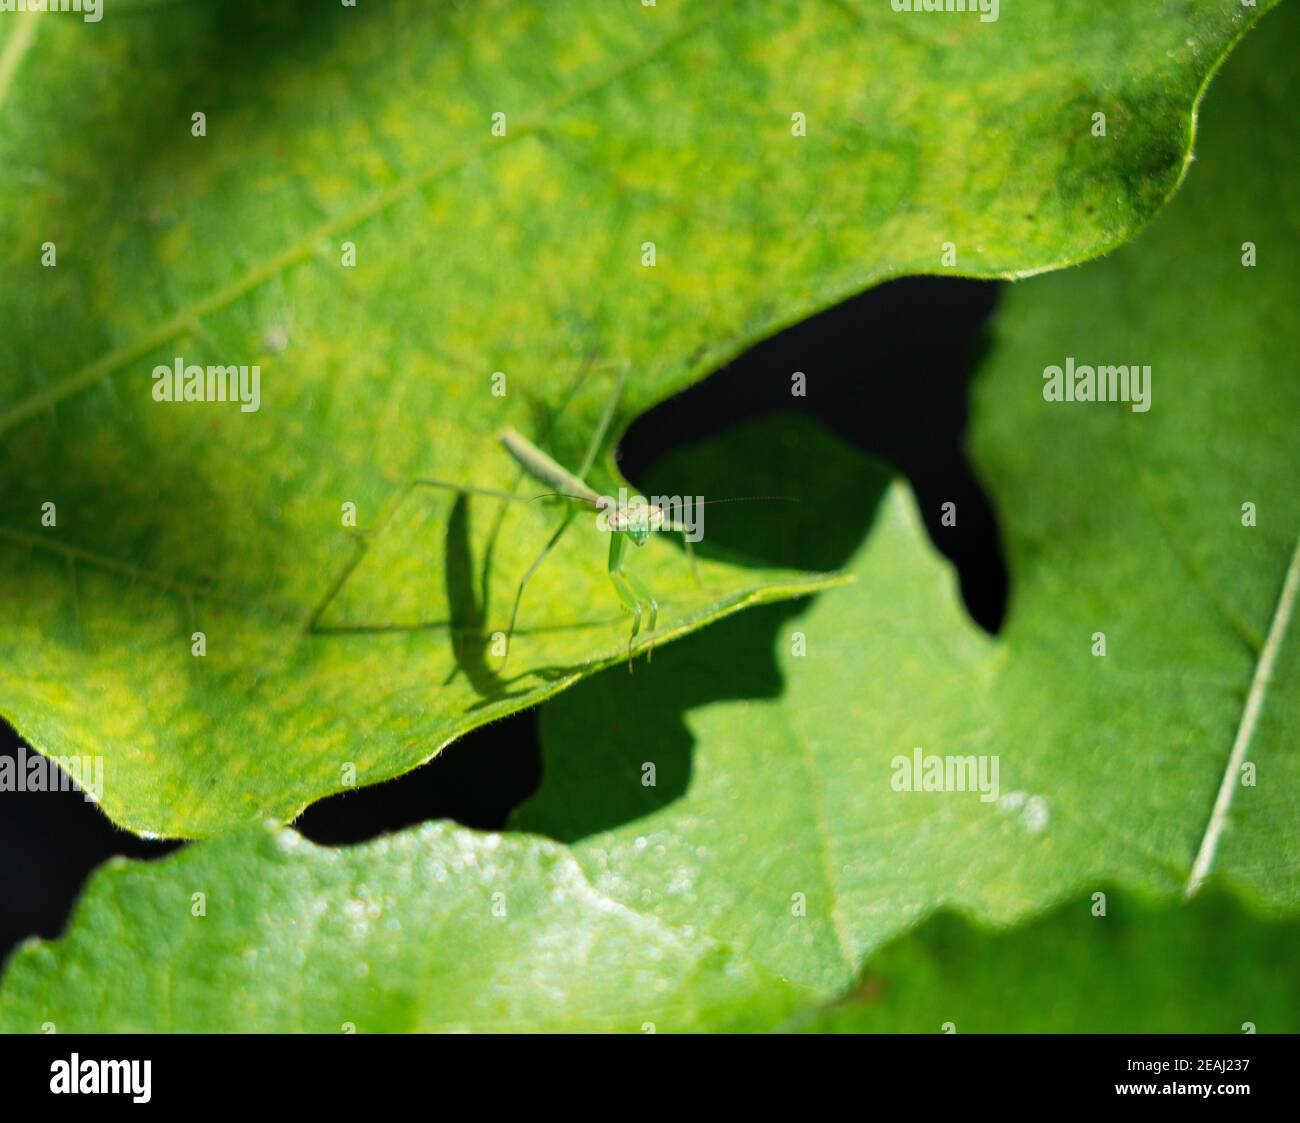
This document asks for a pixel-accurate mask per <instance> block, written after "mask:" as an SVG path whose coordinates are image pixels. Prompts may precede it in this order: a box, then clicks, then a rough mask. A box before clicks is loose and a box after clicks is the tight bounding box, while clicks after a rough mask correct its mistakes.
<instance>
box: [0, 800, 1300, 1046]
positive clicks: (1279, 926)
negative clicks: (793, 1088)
mask: <svg viewBox="0 0 1300 1123" xmlns="http://www.w3.org/2000/svg"><path fill="white" fill-rule="evenodd" d="M1104 910H1105V915H1104V916H1098V915H1097V912H1098V911H1099V906H1098V903H1097V901H1096V899H1095V898H1087V899H1083V900H1078V901H1071V902H1069V904H1068V905H1066V906H1063V907H1062V908H1061V909H1060V910H1059V911H1058V912H1056V913H1055V914H1053V915H1051V916H1048V917H1046V918H1043V919H1041V920H1039V921H1037V922H1035V923H1033V924H1031V925H1028V926H1027V927H1025V928H1024V929H1021V930H1013V931H1010V932H1006V933H998V934H994V933H990V932H988V931H987V930H981V929H978V928H976V927H973V926H972V925H971V924H970V922H969V921H968V920H965V919H963V918H960V917H955V916H950V915H940V916H937V917H933V918H931V919H930V920H929V921H928V922H927V923H926V924H924V925H923V926H922V927H921V928H920V929H919V930H918V931H915V932H912V933H909V934H907V935H906V936H904V937H902V938H900V939H899V940H898V941H896V942H895V943H893V944H891V945H890V946H888V947H885V948H883V949H881V950H880V951H879V952H878V953H877V954H876V955H875V956H873V957H872V958H871V960H870V961H869V962H868V965H867V967H866V969H865V970H864V972H863V974H862V977H861V978H860V979H859V980H858V982H857V983H856V985H855V986H854V987H853V988H852V989H851V990H850V991H849V992H848V993H846V994H845V995H843V996H841V997H840V998H839V999H837V1000H836V1001H835V1002H833V1003H829V1004H827V1003H819V1002H818V1001H817V995H816V994H815V993H814V992H813V991H811V990H809V989H808V988H805V987H800V986H798V985H794V984H791V983H789V982H787V981H784V980H780V979H777V978H775V977H773V976H771V975H770V974H768V973H767V972H765V971H763V970H762V969H761V968H759V967H756V966H755V965H754V964H753V963H752V962H749V961H747V960H746V959H745V957H744V956H741V955H737V954H736V953H735V952H734V951H733V950H731V949H728V948H726V947H724V946H721V945H719V944H718V943H717V942H716V941H714V940H712V939H710V938H709V937H708V936H706V935H704V934H702V933H701V932H700V931H699V930H698V929H691V928H679V927H674V926H672V925H669V924H665V923H664V922H663V921H661V920H658V919H656V918H654V917H651V916H647V915H644V914H642V913H638V912H636V911H635V910H633V909H629V908H626V907H625V906H623V905H621V904H619V903H617V902H615V901H613V900H611V899H610V898H609V897H607V896H604V895H603V894H601V893H599V892H598V891H596V890H595V889H593V888H592V886H591V885H590V884H589V882H588V881H587V880H586V878H585V877H584V876H583V874H582V871H581V869H580V867H579V866H578V864H577V863H576V862H575V861H574V860H573V858H572V856H571V855H570V854H568V853H567V852H566V850H565V849H564V848H563V847H560V846H557V845H555V844H554V843H547V842H544V841H542V840H538V839H532V838H525V837H513V838H511V837H505V838H503V837H501V836H499V835H485V834H477V833H474V832H471V831H466V830H462V829H460V828H456V827H450V826H447V825H441V824H431V825H426V826H424V827H420V828H417V829H414V830H410V831H406V832H404V833H402V834H400V835H393V836H390V837H388V838H383V839H380V840H378V841H376V842H372V843H368V844H366V845H364V846H357V847H351V848H347V849H344V850H328V849H323V848H320V847H316V846H313V845H312V844H311V843H309V842H307V841H306V840H304V839H303V838H302V837H301V836H300V835H298V834H296V833H295V832H293V831H292V830H289V829H257V828H253V829H249V830H246V831H242V832H236V833H235V834H232V835H229V836H227V837H225V838H221V839H215V840H211V841H205V842H200V843H195V844H194V845H192V846H189V847H187V848H186V849H185V850H183V851H182V852H181V853H179V854H177V855H174V856H172V857H170V858H167V859H165V860H163V861H160V862H155V863H143V862H117V863H114V864H112V865H110V866H109V867H107V868H105V869H103V870H101V871H99V872H98V873H96V874H95V875H94V877H93V878H92V879H91V881H90V882H89V884H88V885H87V888H86V892H85V895H84V898H83V900H82V901H81V902H80V904H79V905H78V907H77V912H76V914H75V916H74V919H73V923H72V925H71V929H70V931H69V933H68V935H67V936H66V937H65V938H64V939H62V940H59V941H57V942H52V943H47V942H42V941H32V942H30V943H28V944H25V945H24V946H23V947H22V948H20V949H19V951H18V952H17V953H16V954H15V955H14V957H13V958H12V959H11V961H10V963H9V965H8V967H7V970H6V973H5V977H4V981H3V986H0V1032H5V1033H37V1032H51V1029H52V1030H53V1031H55V1032H59V1033H86V1032H94V1033H106V1032H114V1033H116V1032H205V1033H220V1032H308V1033H339V1032H358V1033H399V1032H424V1031H457V1030H475V1031H480V1032H484V1031H489V1032H490V1031H515V1032H517V1031H524V1030H530V1031H568V1030H583V1031H593V1030H599V1031H614V1032H634V1033H645V1032H652V1031H653V1032H690V1031H700V1030H705V1031H761V1030H766V1029H786V1030H796V1031H801V1032H811V1031H818V1032H824V1031H837V1032H863V1031H867V1032H873V1031H885V1032H917V1033H927V1032H929V1033H937V1032H940V1031H941V1030H942V1029H943V1028H944V1027H945V1023H952V1026H953V1027H954V1028H955V1030H956V1032H959V1033H961V1032H1065V1031H1075V1032H1080V1031H1111V1032H1113V1031H1117V1030H1128V1031H1132V1032H1157V1031H1161V1032H1194V1031H1200V1032H1218V1033H1228V1032H1240V1031H1241V1030H1242V1028H1243V1026H1244V1025H1245V1023H1251V1024H1252V1025H1253V1026H1254V1027H1255V1028H1256V1029H1257V1030H1258V1031H1259V1032H1261V1033H1266V1032H1285V1031H1292V1032H1294V1031H1295V1029H1296V1028H1297V1015H1296V1011H1297V1010H1300V1003H1298V1002H1297V997H1298V994H1300V964H1297V960H1296V958H1295V955H1294V947H1295V941H1296V937H1297V934H1300V933H1298V928H1300V925H1298V923H1297V921H1296V920H1294V919H1292V920H1290V921H1289V922H1286V923H1276V924H1274V923H1268V922H1265V921H1262V920H1260V919H1257V918H1252V917H1250V916H1248V915H1247V914H1246V913H1245V912H1244V911H1243V910H1242V908H1241V907H1240V905H1238V904H1237V903H1236V902H1233V901H1231V900H1229V899H1227V898H1226V897H1224V896H1223V895H1222V894H1217V893H1216V894H1207V895H1206V896H1204V897H1203V898H1201V899H1200V900H1198V901H1196V902H1194V903H1193V904H1192V906H1191V907H1190V908H1177V909H1171V908H1169V907H1166V908H1164V909H1157V908H1154V907H1152V906H1151V905H1150V904H1148V903H1145V902H1141V901H1138V900H1134V899H1132V898H1131V897H1125V896H1120V895H1117V894H1115V893H1107V894H1106V895H1105V901H1104Z"/></svg>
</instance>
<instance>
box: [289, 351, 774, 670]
mask: <svg viewBox="0 0 1300 1123" xmlns="http://www.w3.org/2000/svg"><path fill="white" fill-rule="evenodd" d="M627 370H628V368H627V366H626V365H624V366H622V367H621V369H620V371H619V374H618V376H617V378H616V380H615V385H614V388H613V391H612V393H611V394H610V397H609V399H608V401H607V402H606V404H605V407H604V410H603V412H602V414H601V417H600V421H599V423H598V424H597V426H596V429H595V432H594V433H593V434H592V436H591V440H590V442H589V443H588V445H587V449H586V452H585V454H584V456H583V458H582V463H581V465H580V467H579V468H578V470H577V472H570V471H569V470H568V469H567V468H565V467H564V466H563V465H562V464H560V463H559V462H558V461H557V460H555V459H554V458H553V457H551V456H550V455H548V454H547V453H546V452H544V451H542V449H540V448H539V447H538V446H537V445H535V444H534V443H533V442H532V441H530V440H528V438H526V437H524V436H523V435H522V434H520V433H519V432H517V431H516V430H514V429H511V428H507V429H504V430H502V431H501V433H500V434H499V438H498V439H499V440H500V442H501V445H502V447H503V448H504V449H505V451H506V452H507V453H508V454H509V455H510V457H511V458H512V459H513V460H514V461H515V463H516V464H517V465H518V467H519V468H520V469H521V470H522V472H523V473H524V474H526V475H527V476H530V477H531V478H532V479H534V480H536V481H537V482H538V483H540V484H542V485H543V486H544V487H546V488H548V489H549V490H548V491H546V492H543V493H541V494H540V495H533V496H524V495H518V494H515V493H514V492H509V491H502V490H498V489H495V488H485V487H478V486H475V485H472V484H464V483H459V482H457V481H452V480H440V479H429V478H420V479H415V480H412V481H411V482H410V483H409V484H408V485H407V489H406V491H407V493H409V492H410V491H412V490H415V489H417V488H437V489H442V490H446V491H454V492H457V493H460V494H465V495H484V496H489V497H492V498H495V499H501V500H505V501H508V502H512V503H525V504H527V503H535V502H537V501H538V500H541V499H548V498H560V499H563V500H565V501H566V502H567V503H568V505H569V506H568V510H567V511H566V513H565V515H564V517H563V518H562V519H561V521H560V523H559V525H558V526H557V527H556V529H555V530H554V532H553V533H552V534H551V536H550V537H549V538H548V539H547V541H546V543H545V545H544V546H543V547H542V549H541V551H540V552H539V553H538V555H537V556H536V558H534V559H533V562H532V564H531V565H529V567H528V569H527V570H526V571H525V572H524V575H523V577H522V578H520V581H519V584H518V586H517V587H516V590H515V596H514V604H513V606H512V608H511V611H510V624H509V627H508V628H507V630H506V633H505V641H506V647H505V652H504V654H503V659H502V666H504V665H505V661H506V660H508V659H509V651H510V641H511V640H512V638H513V637H514V634H515V625H516V624H517V622H518V619H519V607H520V604H521V603H522V602H523V598H524V592H525V590H526V589H527V587H528V583H529V581H531V580H532V578H533V576H534V574H536V572H537V570H538V569H539V568H540V566H541V565H542V563H543V562H544V561H545V560H546V558H547V556H548V555H549V554H550V553H551V551H552V550H554V549H555V547H556V546H557V545H558V544H559V542H560V540H561V539H562V538H563V537H564V535H565V533H566V531H568V529H569V528H570V527H571V526H572V525H573V522H574V520H575V518H576V516H577V513H578V512H579V511H580V510H582V509H584V508H585V509H587V510H589V511H594V512H596V513H597V526H598V528H599V529H601V530H605V531H608V532H609V535H610V542H609V563H608V572H609V579H610V583H611V584H612V585H613V586H614V591H615V593H616V594H617V595H618V599H619V601H620V602H621V604H622V605H623V607H624V608H625V609H626V610H627V611H628V612H630V613H631V615H632V629H631V634H630V635H629V636H628V647H627V656H628V670H629V671H630V670H631V669H632V664H633V656H634V652H635V647H636V640H637V637H638V636H639V635H640V634H641V628H642V623H643V621H644V623H645V628H646V634H647V642H646V660H647V662H649V660H650V659H651V657H652V655H653V653H654V637H655V628H656V625H657V623H658V617H659V602H658V601H657V600H656V599H655V596H654V594H653V593H652V592H651V591H650V590H649V588H648V587H647V586H646V585H645V583H644V582H643V581H642V580H641V579H640V578H639V577H637V576H636V575H635V574H634V573H632V572H631V571H630V570H629V569H628V568H627V562H628V558H629V556H630V555H629V550H628V546H629V545H632V546H636V547H639V546H644V545H645V543H646V542H647V541H648V540H649V537H650V535H651V534H655V533H659V532H673V533H680V534H681V535H682V541H683V544H684V545H685V547H686V553H687V557H688V558H689V560H690V563H691V573H692V575H693V577H694V579H695V582H696V584H697V585H699V586H700V587H701V588H703V587H704V586H703V582H702V581H701V579H700V576H699V568H698V563H697V560H696V556H695V550H694V545H693V538H692V535H693V533H695V532H697V531H698V526H697V525H692V521H691V520H689V519H687V518H684V517H683V515H684V514H685V513H686V512H688V511H693V510H694V508H695V507H697V506H700V505H703V504H704V503H705V502H710V503H728V502H740V501H742V500H738V499H714V500H708V501H706V500H703V499H694V500H693V501H682V500H679V499H677V498H676V497H674V499H673V500H672V501H658V502H653V503H652V502H648V501H646V500H644V499H643V498H641V497H639V496H637V497H634V498H633V500H632V501H630V502H629V501H627V500H626V499H625V498H623V494H621V495H620V499H619V500H615V499H614V498H613V497H611V496H606V495H601V494H600V493H599V492H598V491H596V489H595V488H593V487H592V486H591V485H590V484H588V483H587V482H586V479H585V477H586V476H587V475H588V474H589V472H590V471H591V468H592V466H593V464H594V463H595V460H596V456H597V455H598V454H599V452H600V450H601V448H602V447H603V446H604V443H605V439H606V437H607V436H608V434H609V428H610V425H611V424H612V423H613V419H614V416H615V413H616V411H617V409H618V403H619V400H620V398H621V396H622V393H623V387H624V383H625V381H626V378H627ZM746 498H753V499H782V500H787V499H788V498H789V497H787V496H753V497H746ZM390 517H391V516H390ZM386 522H387V520H385V524H386ZM383 525H384V524H381V526H380V528H379V529H380V530H382V529H383ZM362 548H363V549H364V544H363V546H362ZM359 560H360V555H359V554H358V557H357V558H356V559H355V560H354V562H353V564H352V565H351V566H349V567H348V569H347V570H346V571H345V572H344V573H343V574H341V575H340V577H339V578H338V579H337V580H336V581H335V583H334V585H333V586H332V587H331V589H330V590H329V592H328V593H327V595H326V597H325V598H324V600H322V602H321V604H320V605H319V606H318V608H317V609H316V611H315V613H314V614H313V616H312V622H311V628H312V630H313V631H314V630H316V626H317V623H318V621H319V620H320V618H321V616H322V615H323V614H324V611H325V608H326V607H327V606H328V604H329V602H330V601H331V600H332V599H333V597H334V596H335V594H337V592H338V591H339V589H340V588H341V587H342V585H343V583H344V582H345V581H346V580H347V577H348V575H349V574H350V573H351V572H352V570H353V569H355V567H356V563H357V562H358V561H359Z"/></svg>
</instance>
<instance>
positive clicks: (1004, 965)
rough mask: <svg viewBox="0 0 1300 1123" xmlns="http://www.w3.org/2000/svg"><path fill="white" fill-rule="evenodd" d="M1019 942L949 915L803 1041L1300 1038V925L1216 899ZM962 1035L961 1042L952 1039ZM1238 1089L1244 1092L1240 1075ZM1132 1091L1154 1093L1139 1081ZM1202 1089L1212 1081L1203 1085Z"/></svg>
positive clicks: (1082, 914)
mask: <svg viewBox="0 0 1300 1123" xmlns="http://www.w3.org/2000/svg"><path fill="white" fill-rule="evenodd" d="M1105 897H1106V899H1105V902H1104V904H1105V909H1106V913H1105V915H1104V916H1098V915H1096V913H1095V911H1094V910H1095V909H1096V908H1097V907H1098V905H1097V903H1096V902H1094V901H1093V900H1092V899H1089V898H1085V899H1082V900H1078V901H1070V902H1069V903H1067V904H1065V905H1062V906H1061V907H1060V908H1059V909H1057V910H1056V911H1055V912H1053V913H1051V914H1050V915H1048V916H1045V917H1042V918H1041V919H1038V920H1035V921H1034V922H1033V923H1030V924H1026V925H1024V926H1023V927H1021V928H1016V929H1013V930H1011V931H1004V932H993V931H990V930H988V929H985V928H981V927H979V926H978V925H975V924H972V923H971V922H970V921H969V920H968V919H966V918H964V917H959V916H954V915H952V914H950V913H940V914H939V915H937V916H934V917H932V918H931V919H929V920H927V921H926V922H925V924H923V925H922V926H921V927H920V928H918V929H917V930H916V931H914V932H910V933H908V934H907V935H906V936H902V937H900V938H899V939H897V940H895V941H894V942H892V943H890V944H889V945H887V946H886V947H883V948H881V949H880V950H879V951H878V952H876V954H875V955H873V956H872V957H871V959H870V961H869V962H868V965H867V968H866V970H865V971H864V972H863V975H862V978H861V979H860V980H859V982H858V984H857V985H856V986H855V987H854V990H853V992H852V993H851V994H849V995H846V996H845V997H844V998H843V999H841V1000H839V1001H837V1002H835V1003H833V1004H831V1005H829V1006H827V1007H825V1008H824V1009H822V1010H820V1011H816V1012H812V1011H809V1012H805V1013H801V1014H799V1015H796V1016H795V1017H794V1018H792V1019H791V1020H790V1021H789V1022H787V1023H786V1028H787V1029H793V1030H797V1031H798V1032H802V1033H939V1032H955V1033H1295V1032H1296V1031H1297V1029H1298V1028H1300V1015H1298V1014H1297V1011H1300V965H1298V964H1297V961H1296V956H1295V947H1296V941H1297V938H1300V921H1297V920H1295V919H1294V918H1293V919H1290V920H1287V921H1285V922H1269V921H1267V920H1265V919H1263V918H1260V917H1256V916H1252V915H1251V914H1250V912H1249V911H1248V910H1246V909H1243V908H1242V907H1241V905H1240V903H1239V902H1237V901H1236V900H1234V899H1232V898H1231V897H1229V896H1228V895H1226V894H1224V893H1221V892H1211V893H1207V894H1205V895H1204V896H1202V897H1200V898H1198V899H1197V900H1195V901H1193V902H1192V903H1191V905H1190V906H1187V907H1179V908H1170V907H1167V906H1166V907H1163V908H1162V907H1157V906H1155V905H1153V904H1151V903H1148V902H1143V901H1141V900H1138V899H1134V898H1132V897H1128V896H1125V895H1121V894H1116V893H1107V894H1106V895H1105ZM945 1024H950V1025H951V1026H952V1028H951V1029H944V1028H943V1027H944V1026H945ZM1226 1078H1227V1079H1231V1074H1228V1075H1227V1077H1226ZM1132 1079H1137V1080H1145V1079H1149V1078H1148V1077H1143V1076H1141V1075H1139V1074H1137V1073H1135V1074H1134V1076H1133V1077H1132ZM1191 1079H1200V1078H1199V1077H1192V1078H1191Z"/></svg>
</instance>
